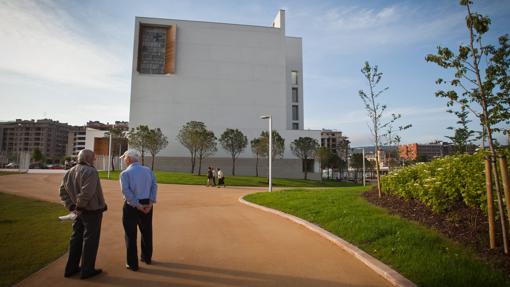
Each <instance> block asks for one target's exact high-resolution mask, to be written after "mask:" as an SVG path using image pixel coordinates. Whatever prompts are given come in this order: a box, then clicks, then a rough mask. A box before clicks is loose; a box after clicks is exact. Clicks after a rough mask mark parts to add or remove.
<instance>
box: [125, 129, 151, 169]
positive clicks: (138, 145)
mask: <svg viewBox="0 0 510 287" xmlns="http://www.w3.org/2000/svg"><path fill="white" fill-rule="evenodd" d="M148 138H149V127H148V126H146V125H139V126H137V127H136V128H132V129H131V131H129V133H128V143H129V145H130V146H131V147H132V148H134V149H136V150H138V151H140V154H141V156H142V165H145V151H146V150H147V139H148Z"/></svg>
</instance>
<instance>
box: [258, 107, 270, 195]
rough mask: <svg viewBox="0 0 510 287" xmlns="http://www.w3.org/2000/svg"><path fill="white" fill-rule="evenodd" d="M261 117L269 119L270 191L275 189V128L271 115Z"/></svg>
mask: <svg viewBox="0 0 510 287" xmlns="http://www.w3.org/2000/svg"><path fill="white" fill-rule="evenodd" d="M260 118H261V119H269V189H268V191H269V192H271V191H273V182H272V160H273V130H272V124H271V115H263V116H260Z"/></svg>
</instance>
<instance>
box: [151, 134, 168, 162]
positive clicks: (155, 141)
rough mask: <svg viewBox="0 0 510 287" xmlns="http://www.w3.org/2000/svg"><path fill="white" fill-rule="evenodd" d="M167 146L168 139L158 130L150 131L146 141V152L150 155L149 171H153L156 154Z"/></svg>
mask: <svg viewBox="0 0 510 287" xmlns="http://www.w3.org/2000/svg"><path fill="white" fill-rule="evenodd" d="M167 145H168V138H167V137H166V136H165V135H164V134H163V133H162V132H161V129H160V128H155V129H151V130H150V131H149V134H148V139H147V150H148V151H149V152H150V153H151V157H152V162H151V170H154V162H156V154H158V153H159V152H160V151H161V150H162V149H164V148H165V147H166V146H167Z"/></svg>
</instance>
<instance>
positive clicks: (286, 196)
mask: <svg viewBox="0 0 510 287" xmlns="http://www.w3.org/2000/svg"><path fill="white" fill-rule="evenodd" d="M364 190H366V188H364V187H351V188H338V189H324V190H313V191H311V190H308V191H307V190H303V189H296V190H288V191H281V192H273V193H256V194H250V195H248V196H246V197H245V199H246V200H248V201H251V202H253V203H257V204H260V205H263V206H267V207H270V208H274V209H277V210H281V211H283V212H286V213H289V214H293V215H295V216H298V217H300V218H303V219H305V220H307V221H310V222H313V223H315V224H317V225H319V226H321V227H322V228H324V229H326V230H328V231H330V232H332V233H334V234H336V235H338V236H340V237H341V238H343V239H345V240H347V241H349V242H351V243H353V244H354V245H356V246H358V247H360V248H361V249H363V250H364V251H365V252H367V253H369V254H371V255H372V256H374V257H375V258H378V259H379V260H381V261H382V262H384V263H386V264H388V265H390V266H391V267H392V268H394V269H395V270H397V271H398V272H400V273H401V274H402V275H404V276H405V277H406V278H408V279H409V280H411V281H413V282H414V283H416V284H417V285H418V286H510V281H509V280H508V278H507V277H505V275H503V274H502V273H500V272H499V271H494V270H492V269H491V268H490V267H489V266H488V265H486V264H484V263H482V262H481V261H480V260H478V259H477V257H476V255H475V253H474V252H473V251H472V250H470V249H468V248H466V247H463V246H461V245H459V244H457V243H455V242H453V241H451V240H449V239H447V238H445V237H443V236H441V235H440V234H438V233H437V232H435V231H433V230H430V229H428V228H425V227H423V226H421V225H418V224H417V223H415V222H411V221H409V220H406V219H402V218H400V217H397V216H392V215H389V214H388V213H387V211H386V210H384V209H381V208H379V207H376V206H374V205H372V204H370V203H368V202H367V201H366V200H365V199H364V198H363V197H362V196H361V192H362V191H364Z"/></svg>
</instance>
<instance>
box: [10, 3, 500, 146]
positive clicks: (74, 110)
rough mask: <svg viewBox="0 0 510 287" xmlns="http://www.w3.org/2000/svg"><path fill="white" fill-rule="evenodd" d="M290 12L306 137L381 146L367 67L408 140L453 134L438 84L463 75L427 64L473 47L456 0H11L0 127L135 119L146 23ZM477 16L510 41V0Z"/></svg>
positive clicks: (492, 34) (252, 19)
mask: <svg viewBox="0 0 510 287" xmlns="http://www.w3.org/2000/svg"><path fill="white" fill-rule="evenodd" d="M279 9H285V10H286V34H287V36H296V37H301V38H303V86H304V128H305V129H322V128H325V129H334V130H339V131H342V132H343V133H344V135H345V136H347V137H349V139H350V141H351V145H352V146H363V145H370V144H371V142H372V138H371V134H370V131H369V128H368V122H369V118H368V116H367V113H366V111H365V110H364V107H363V103H362V101H361V99H360V97H359V95H358V92H359V90H365V91H366V90H367V88H368V86H367V82H366V80H365V79H364V78H363V75H362V74H361V68H362V66H363V64H364V62H365V61H369V63H370V64H371V65H377V66H378V67H379V70H380V71H381V72H383V78H382V80H381V82H380V84H379V87H380V88H381V89H382V88H385V87H389V89H388V90H387V91H386V92H384V93H383V94H382V95H381V97H380V102H381V103H383V104H386V105H387V106H388V108H387V111H386V114H387V115H388V117H389V116H390V115H391V114H392V113H400V114H401V115H402V118H401V119H400V120H399V121H398V122H397V123H396V124H395V126H398V125H405V124H412V128H410V129H408V130H405V131H403V132H401V134H400V137H401V138H402V143H415V142H417V143H428V142H430V141H433V140H446V138H445V136H447V135H451V134H452V131H451V130H448V129H447V127H449V126H456V121H457V118H456V117H455V115H452V114H449V113H447V112H446V110H447V107H446V101H445V100H444V99H441V98H436V97H435V96H434V93H435V92H436V91H437V90H438V87H437V86H436V85H435V80H436V79H437V78H438V77H444V78H451V76H452V75H451V74H450V73H448V72H445V71H444V70H442V69H441V68H439V67H438V66H437V65H435V64H432V63H427V62H426V61H425V56H426V55H427V54H430V53H434V52H435V51H436V48H437V46H444V47H449V48H450V49H457V47H458V46H459V45H460V44H465V43H467V40H468V38H467V37H468V35H467V30H466V28H465V20H464V18H465V9H464V8H463V7H461V6H460V5H458V1H455V0H444V1H411V0H409V1H380V0H379V1H370V0H367V1H340V0H336V1H320V0H316V1H296V0H292V1H247V0H235V1H234V0H233V1H221V0H215V1H192V0H189V1H187V0H176V1H172V0H167V1H134V0H132V1H129V0H128V1H123V0H110V1H99V0H90V1H78V0H75V1H64V0H61V1H53V0H39V1H28V0H11V1H9V0H0V39H2V40H1V44H0V109H1V113H0V121H9V120H14V119H41V118H51V119H54V120H58V121H60V122H66V123H69V124H73V125H84V124H85V123H86V122H87V121H90V120H98V121H102V122H114V121H116V120H123V121H127V120H128V118H129V97H130V88H131V83H130V82H131V66H132V53H133V36H134V21H135V16H142V17H158V18H168V19H184V20H197V21H210V22H222V23H234V24H248V25H257V26H271V23H272V20H273V19H274V17H275V15H276V13H277V11H278V10H279ZM473 9H474V10H475V11H477V12H479V13H481V14H483V15H487V16H489V17H490V18H491V20H492V24H491V29H490V31H489V33H488V34H487V35H486V39H485V40H484V41H486V42H487V43H491V42H495V41H496V39H497V37H499V36H500V35H503V34H507V33H510V0H494V1H490V0H484V1H476V3H475V5H474V7H473ZM471 120H473V122H472V124H471V125H472V128H473V129H474V130H479V127H478V124H476V123H477V119H476V118H473V117H472V118H471ZM506 128H508V127H506ZM496 138H497V139H498V140H499V141H500V142H501V143H504V144H505V143H507V139H506V137H505V136H503V135H497V136H496Z"/></svg>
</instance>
